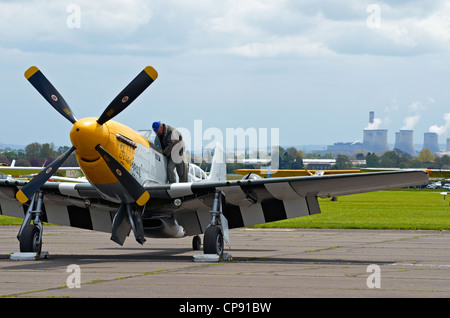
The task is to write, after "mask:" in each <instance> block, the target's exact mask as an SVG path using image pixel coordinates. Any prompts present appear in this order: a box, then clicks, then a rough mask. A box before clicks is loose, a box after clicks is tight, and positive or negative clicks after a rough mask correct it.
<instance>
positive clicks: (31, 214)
mask: <svg viewBox="0 0 450 318" xmlns="http://www.w3.org/2000/svg"><path fill="white" fill-rule="evenodd" d="M41 218H42V192H40V191H38V192H37V193H36V194H35V195H34V196H33V199H32V200H31V203H30V206H29V207H28V210H27V213H26V215H25V218H24V220H23V222H22V226H21V227H20V230H19V233H18V234H17V239H18V240H19V242H20V252H21V253H36V255H37V256H36V257H39V254H40V253H41V249H42V232H43V225H42V221H41Z"/></svg>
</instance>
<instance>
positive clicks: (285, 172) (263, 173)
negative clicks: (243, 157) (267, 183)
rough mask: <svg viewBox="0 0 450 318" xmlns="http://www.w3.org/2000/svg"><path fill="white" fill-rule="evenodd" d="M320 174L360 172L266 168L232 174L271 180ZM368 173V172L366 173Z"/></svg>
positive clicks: (235, 171)
mask: <svg viewBox="0 0 450 318" xmlns="http://www.w3.org/2000/svg"><path fill="white" fill-rule="evenodd" d="M317 172H320V173H321V174H323V175H329V174H347V173H359V172H360V170H307V169H277V170H274V171H269V169H268V168H260V169H236V170H234V173H236V174H240V175H244V176H245V175H248V174H249V173H253V174H256V175H258V176H260V177H263V178H265V177H267V175H269V174H270V177H271V178H286V177H301V176H311V175H314V174H316V173H317ZM366 172H369V171H366Z"/></svg>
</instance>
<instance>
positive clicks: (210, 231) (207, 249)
mask: <svg viewBox="0 0 450 318" xmlns="http://www.w3.org/2000/svg"><path fill="white" fill-rule="evenodd" d="M222 197H223V194H222V192H221V191H216V193H215V196H214V204H213V209H212V210H211V221H210V223H209V225H208V227H207V229H206V231H205V234H204V237H203V241H204V242H203V253H204V254H205V255H215V256H216V257H217V256H218V258H219V260H230V259H231V255H228V254H226V253H224V250H225V249H224V241H225V242H226V243H227V245H228V247H230V239H229V234H228V221H227V219H226V218H225V216H224V215H223V213H222ZM200 245H201V240H200V237H199V236H195V237H194V238H193V240H192V247H193V249H194V250H200Z"/></svg>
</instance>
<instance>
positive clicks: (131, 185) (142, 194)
mask: <svg viewBox="0 0 450 318" xmlns="http://www.w3.org/2000/svg"><path fill="white" fill-rule="evenodd" d="M95 149H96V150H97V151H98V152H99V153H100V155H101V156H102V157H103V159H104V160H105V162H106V164H107V165H108V167H109V169H110V170H111V172H112V173H113V174H114V176H115V177H116V178H117V180H119V182H120V183H121V184H122V185H123V186H124V188H125V189H127V191H128V193H129V194H130V196H131V197H132V198H133V200H134V201H136V203H137V204H138V205H140V206H143V205H144V204H146V203H147V201H148V200H149V199H150V194H149V193H148V192H147V191H146V190H145V189H144V187H143V186H142V185H141V184H140V183H139V182H138V181H137V180H136V179H135V178H134V177H133V176H132V175H131V174H130V173H129V172H128V171H127V169H125V168H124V167H123V166H122V165H121V164H120V162H118V161H117V160H116V159H115V158H114V157H113V156H111V155H110V154H109V153H108V152H107V151H106V150H105V149H103V148H102V146H100V145H97V146H96V147H95Z"/></svg>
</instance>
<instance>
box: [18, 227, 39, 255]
mask: <svg viewBox="0 0 450 318" xmlns="http://www.w3.org/2000/svg"><path fill="white" fill-rule="evenodd" d="M41 248H42V242H40V241H39V227H37V226H36V225H31V224H28V225H27V226H25V228H24V229H23V231H22V235H21V236H20V251H21V252H22V253H29V252H32V253H41Z"/></svg>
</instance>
